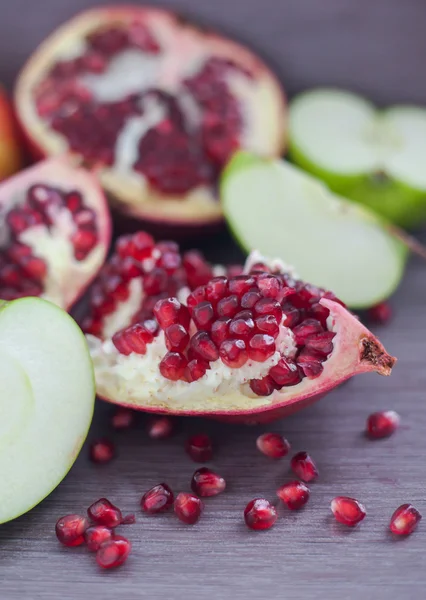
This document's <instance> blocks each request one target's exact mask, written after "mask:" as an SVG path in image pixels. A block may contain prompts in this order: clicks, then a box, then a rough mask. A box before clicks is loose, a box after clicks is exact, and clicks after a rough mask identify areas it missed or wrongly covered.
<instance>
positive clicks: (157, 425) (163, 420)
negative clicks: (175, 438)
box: [148, 417, 174, 440]
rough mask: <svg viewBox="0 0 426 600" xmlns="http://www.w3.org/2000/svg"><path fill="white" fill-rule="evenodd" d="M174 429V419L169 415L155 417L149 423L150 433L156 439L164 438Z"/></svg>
mask: <svg viewBox="0 0 426 600" xmlns="http://www.w3.org/2000/svg"><path fill="white" fill-rule="evenodd" d="M173 430H174V425H173V421H172V420H171V419H169V417H155V418H153V419H151V420H150V421H149V423H148V435H149V437H150V438H152V439H154V440H164V439H166V438H168V437H170V436H171V434H172V433H173Z"/></svg>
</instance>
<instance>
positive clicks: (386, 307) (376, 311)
mask: <svg viewBox="0 0 426 600" xmlns="http://www.w3.org/2000/svg"><path fill="white" fill-rule="evenodd" d="M367 317H368V318H369V319H370V320H371V321H374V322H375V323H379V324H380V325H386V323H389V321H390V320H391V319H392V309H391V307H390V304H388V303H387V302H381V303H380V304H376V306H372V307H371V308H370V309H369V310H368V311H367Z"/></svg>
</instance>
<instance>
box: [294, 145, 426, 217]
mask: <svg viewBox="0 0 426 600" xmlns="http://www.w3.org/2000/svg"><path fill="white" fill-rule="evenodd" d="M289 158H290V160H291V161H292V162H294V164H296V165H297V166H299V167H300V168H301V169H303V170H304V171H307V172H308V173H311V174H312V175H315V177H318V178H319V179H321V180H322V181H324V182H325V183H326V184H327V185H328V187H329V188H330V189H331V190H332V191H333V192H336V193H337V194H340V195H341V196H344V197H345V198H349V199H350V200H353V201H354V202H359V203H360V204H364V205H365V206H368V207H369V208H371V209H373V210H374V211H375V212H376V213H377V214H379V215H382V216H383V217H384V218H385V219H387V220H388V221H390V222H391V223H394V224H395V225H399V226H400V227H405V228H407V229H415V228H417V227H419V226H420V225H421V224H422V223H424V222H425V221H426V193H425V192H424V191H423V190H418V189H415V188H412V187H410V186H408V185H406V184H405V183H402V182H401V181H398V180H396V179H393V178H390V177H389V176H387V175H386V174H384V175H383V176H382V175H381V174H379V175H376V176H375V175H374V174H371V173H368V174H365V173H360V174H359V175H352V176H351V175H342V174H340V173H335V172H332V171H328V170H325V169H323V168H321V167H318V166H317V165H315V164H314V163H313V162H312V161H310V160H309V158H307V157H306V156H305V155H304V154H303V152H302V151H301V150H300V148H298V147H297V145H296V144H295V143H294V140H292V139H291V137H290V140H289Z"/></svg>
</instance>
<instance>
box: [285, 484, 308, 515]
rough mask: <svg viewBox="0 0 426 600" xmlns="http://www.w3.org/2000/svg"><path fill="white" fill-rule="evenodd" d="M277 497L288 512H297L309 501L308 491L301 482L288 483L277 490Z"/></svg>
mask: <svg viewBox="0 0 426 600" xmlns="http://www.w3.org/2000/svg"><path fill="white" fill-rule="evenodd" d="M277 496H278V498H279V499H280V500H282V502H284V504H286V506H287V507H288V508H289V509H290V510H298V509H299V508H302V506H305V504H306V503H307V501H308V500H309V496H310V490H309V488H308V486H307V485H305V484H304V483H302V482H301V481H290V482H289V483H285V484H284V485H282V486H281V487H279V488H278V490H277Z"/></svg>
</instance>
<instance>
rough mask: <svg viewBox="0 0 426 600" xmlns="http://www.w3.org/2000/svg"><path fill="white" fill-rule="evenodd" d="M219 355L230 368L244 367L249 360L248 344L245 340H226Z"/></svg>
mask: <svg viewBox="0 0 426 600" xmlns="http://www.w3.org/2000/svg"><path fill="white" fill-rule="evenodd" d="M219 355H220V358H221V359H222V362H223V363H225V365H227V366H228V367H231V368H233V369H237V368H239V367H242V366H243V365H245V363H246V362H247V360H248V353H247V346H246V343H245V341H244V340H225V341H224V342H222V343H221V345H220V348H219Z"/></svg>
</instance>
